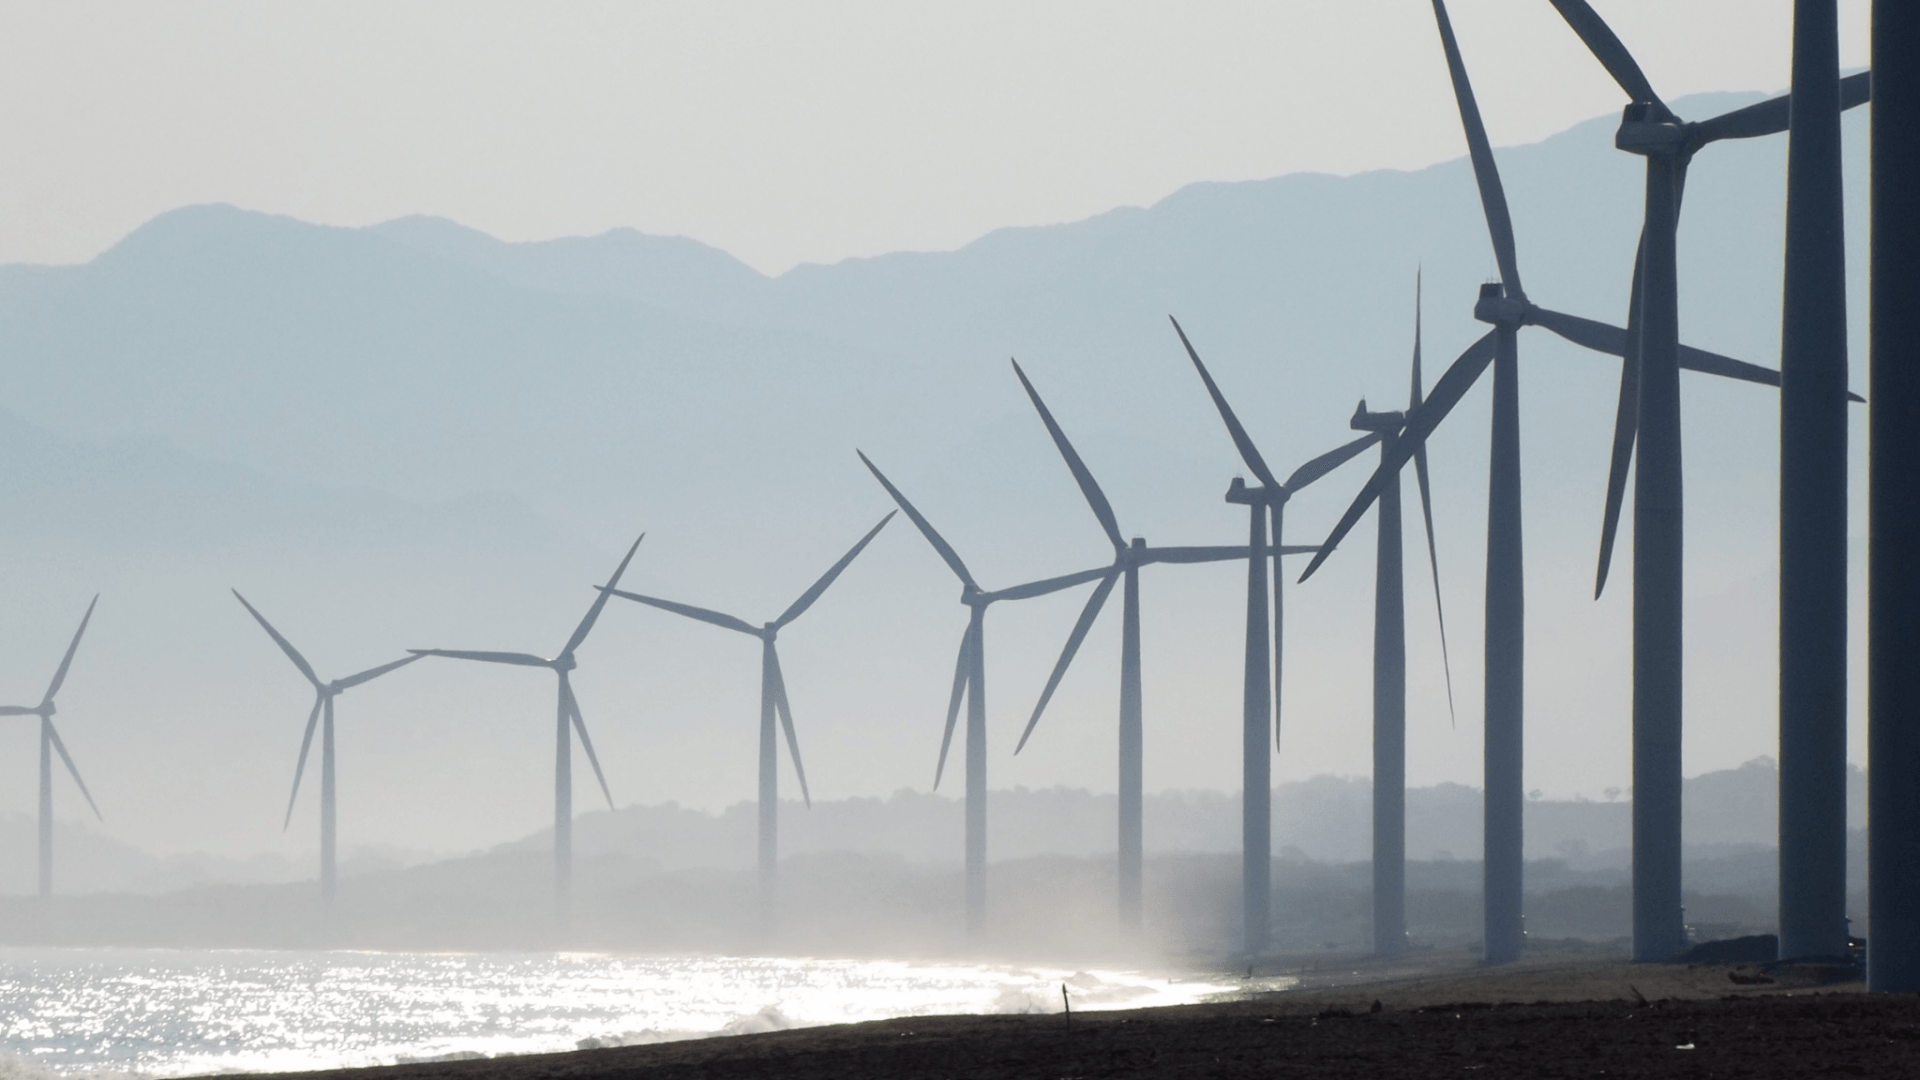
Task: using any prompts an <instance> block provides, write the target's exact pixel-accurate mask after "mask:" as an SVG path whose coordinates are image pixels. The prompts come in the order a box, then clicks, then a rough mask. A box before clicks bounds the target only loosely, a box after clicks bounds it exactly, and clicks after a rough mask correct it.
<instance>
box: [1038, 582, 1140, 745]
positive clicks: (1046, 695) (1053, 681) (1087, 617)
mask: <svg viewBox="0 0 1920 1080" xmlns="http://www.w3.org/2000/svg"><path fill="white" fill-rule="evenodd" d="M1119 580H1120V571H1119V570H1117V569H1116V570H1110V571H1108V573H1107V576H1106V577H1105V578H1103V579H1101V581H1100V586H1099V588H1096V589H1094V590H1093V595H1092V596H1089V597H1087V606H1086V607H1084V608H1081V609H1080V618H1079V621H1077V622H1075V623H1074V624H1073V633H1071V634H1068V635H1067V647H1066V648H1064V649H1062V650H1060V659H1059V661H1058V662H1057V663H1055V664H1054V665H1053V674H1052V675H1049V676H1048V677H1047V688H1046V689H1045V690H1042V691H1040V702H1039V704H1037V705H1035V706H1034V707H1033V716H1032V717H1031V718H1029V719H1028V720H1027V729H1026V730H1025V731H1022V732H1021V733H1020V745H1018V746H1016V747H1014V748H1013V752H1014V753H1016V754H1018V753H1019V752H1020V751H1021V750H1024V749H1026V745H1027V737H1028V736H1030V735H1032V734H1033V729H1034V726H1035V725H1037V724H1038V723H1040V714H1041V713H1043V712H1045V711H1047V702H1049V701H1052V700H1053V692H1054V691H1055V690H1057V689H1059V687H1060V680H1061V679H1062V678H1063V677H1065V676H1066V674H1067V668H1068V666H1070V665H1071V664H1072V663H1073V657H1074V654H1075V653H1077V652H1079V651H1080V643H1081V642H1082V641H1085V640H1086V639H1087V631H1089V630H1091V629H1093V621H1094V620H1095V619H1098V618H1099V617H1100V608H1101V607H1102V606H1103V605H1105V604H1106V602H1107V595H1108V594H1109V593H1111V592H1113V584H1114V582H1116V581H1119Z"/></svg>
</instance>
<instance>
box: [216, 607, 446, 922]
mask: <svg viewBox="0 0 1920 1080" xmlns="http://www.w3.org/2000/svg"><path fill="white" fill-rule="evenodd" d="M233 598H234V599H235V600H238V601H240V606H241V607H244V608H246V609H247V613H248V614H249V615H252V616H253V618H254V621H256V622H258V623H259V624H260V628H261V629H262V630H265V631H266V632H267V636H268V637H270V638H272V639H273V643H274V644H276V645H278V646H280V651H281V652H283V653H286V654H287V659H289V660H291V661H293V666H294V667H297V668H299V669H300V674H302V675H305V676H306V677H307V681H308V682H310V683H312V684H313V711H312V712H310V713H308V714H307V733H306V734H305V735H303V736H301V738H300V760H299V762H298V763H297V764H296V765H294V767H293V793H292V794H290V795H288V796H287V818H286V821H284V822H282V823H281V826H280V827H281V828H282V829H285V828H286V827H287V826H288V825H291V824H292V823H293V803H294V800H295V799H297V798H299V797H300V777H301V776H302V775H304V774H305V772H306V770H307V751H308V750H309V749H311V748H312V747H313V731H314V728H315V727H316V726H320V730H321V734H320V899H321V901H322V902H323V903H325V904H328V905H331V904H332V903H333V893H334V884H335V880H336V878H335V874H334V837H335V829H334V817H335V815H334V808H335V806H336V803H335V802H334V787H333V776H334V771H333V699H334V698H336V697H339V696H340V694H341V692H342V691H345V690H351V689H353V688H354V687H356V686H359V685H361V684H362V683H367V682H372V681H373V680H374V679H377V678H379V677H380V676H382V675H385V674H386V673H387V672H389V671H392V670H393V669H395V668H399V667H405V666H406V665H408V664H411V663H413V662H414V661H415V660H418V659H420V657H419V655H418V654H415V655H413V656H408V657H406V658H404V659H401V660H395V661H392V662H391V663H386V664H381V665H380V666H379V667H376V668H368V669H367V670H365V671H362V672H360V673H359V674H357V675H349V676H347V677H346V678H344V679H335V680H333V681H332V682H324V683H323V682H321V681H320V676H318V675H316V674H314V673H313V665H311V664H309V663H307V658H306V657H304V656H301V655H300V650H298V649H296V648H294V647H293V643H292V642H290V641H288V640H287V639H286V638H285V637H283V636H281V634H280V631H278V630H275V629H274V628H273V624H272V623H270V622H268V621H267V617H266V616H264V615H262V614H260V612H259V611H257V610H255V609H254V606H253V605H252V604H249V603H247V598H246V597H244V596H241V595H240V590H239V589H235V590H233ZM322 717H324V718H325V723H324V725H322V724H321V720H322Z"/></svg>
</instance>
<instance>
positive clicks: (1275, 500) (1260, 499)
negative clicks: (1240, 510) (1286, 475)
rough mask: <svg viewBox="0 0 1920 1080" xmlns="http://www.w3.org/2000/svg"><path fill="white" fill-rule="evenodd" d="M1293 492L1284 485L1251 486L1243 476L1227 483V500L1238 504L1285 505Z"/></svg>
mask: <svg viewBox="0 0 1920 1080" xmlns="http://www.w3.org/2000/svg"><path fill="white" fill-rule="evenodd" d="M1292 497H1293V492H1291V491H1288V490H1287V489H1286V488H1283V487H1278V486H1275V487H1269V486H1267V485H1266V484H1260V485H1257V486H1250V485H1248V483H1247V482H1246V480H1245V479H1244V478H1242V477H1238V476H1236V477H1234V478H1233V483H1231V484H1228V485H1227V501H1228V502H1230V503H1233V504H1234V505H1236V506H1284V505H1286V502H1287V500H1288V499H1290V498H1292Z"/></svg>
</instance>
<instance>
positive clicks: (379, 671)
mask: <svg viewBox="0 0 1920 1080" xmlns="http://www.w3.org/2000/svg"><path fill="white" fill-rule="evenodd" d="M420 656H421V654H420V653H414V654H413V655H412V656H408V657H404V658H402V659H399V660H395V661H393V662H392V663H389V664H381V665H380V666H379V667H376V668H368V669H367V670H365V671H362V672H360V673H359V674H358V675H349V676H347V677H346V678H344V679H341V680H340V681H339V682H336V683H334V684H333V688H334V689H335V690H351V689H353V688H354V687H356V686H359V685H360V684H361V683H369V682H372V681H373V680H375V679H377V678H379V677H380V676H382V675H385V674H386V673H387V672H389V671H392V670H394V669H395V668H403V667H406V666H407V665H408V664H411V663H413V662H414V661H415V660H418V659H420Z"/></svg>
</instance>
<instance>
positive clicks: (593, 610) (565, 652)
mask: <svg viewBox="0 0 1920 1080" xmlns="http://www.w3.org/2000/svg"><path fill="white" fill-rule="evenodd" d="M646 538H647V534H646V533H641V534H640V536H639V538H638V539H636V540H634V542H633V546H632V547H630V548H628V549H627V554H626V557H625V558H623V559H621V560H620V565H619V566H616V567H614V569H613V577H612V578H610V579H609V580H608V581H607V588H609V589H611V588H613V587H614V586H615V585H618V584H620V575H622V574H625V573H626V572H627V564H628V563H630V562H632V561H633V553H634V552H636V551H639V550H640V541H641V540H645V539H646ZM606 606H607V594H606V593H605V592H601V593H599V594H598V595H596V596H595V597H594V598H593V606H592V607H589V608H588V609H587V614H586V617H585V618H583V619H581V620H580V625H579V626H576V627H574V628H573V636H572V637H570V638H568V639H567V647H566V648H564V649H561V650H560V655H561V656H572V655H573V650H575V649H577V648H579V647H580V643H581V642H583V641H585V640H587V634H588V633H589V632H591V631H592V630H593V624H594V623H596V622H599V621H600V612H601V611H603V610H605V609H606Z"/></svg>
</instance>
